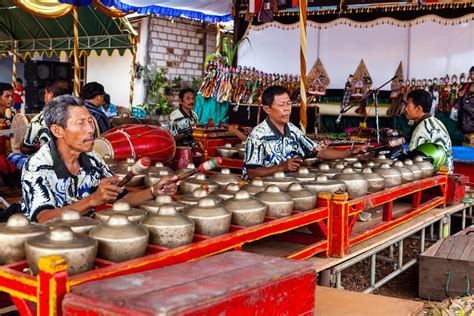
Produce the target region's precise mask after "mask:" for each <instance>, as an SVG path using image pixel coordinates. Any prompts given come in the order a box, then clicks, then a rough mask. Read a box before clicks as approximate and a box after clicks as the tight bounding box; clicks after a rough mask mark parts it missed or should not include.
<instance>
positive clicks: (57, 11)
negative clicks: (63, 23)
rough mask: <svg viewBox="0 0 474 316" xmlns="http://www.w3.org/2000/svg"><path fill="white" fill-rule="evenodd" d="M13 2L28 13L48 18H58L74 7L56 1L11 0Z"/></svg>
mask: <svg viewBox="0 0 474 316" xmlns="http://www.w3.org/2000/svg"><path fill="white" fill-rule="evenodd" d="M13 2H14V3H15V5H17V6H19V7H20V8H21V9H22V10H25V11H26V12H28V13H29V14H32V15H36V16H39V17H41V18H49V19H57V18H60V17H62V16H64V15H66V14H68V13H69V12H71V10H72V9H73V7H74V6H72V5H70V4H65V3H60V2H56V1H41V0H13Z"/></svg>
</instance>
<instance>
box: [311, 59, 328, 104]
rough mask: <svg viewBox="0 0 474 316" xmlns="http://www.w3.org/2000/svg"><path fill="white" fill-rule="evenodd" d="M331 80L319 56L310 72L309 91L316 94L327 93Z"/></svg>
mask: <svg viewBox="0 0 474 316" xmlns="http://www.w3.org/2000/svg"><path fill="white" fill-rule="evenodd" d="M329 82H330V80H329V76H328V74H327V72H326V69H324V66H323V63H322V62H321V60H320V59H319V58H318V59H317V60H316V62H315V63H314V65H313V68H311V70H310V71H309V74H308V93H309V94H311V95H316V96H320V95H325V94H326V88H327V86H328V85H329Z"/></svg>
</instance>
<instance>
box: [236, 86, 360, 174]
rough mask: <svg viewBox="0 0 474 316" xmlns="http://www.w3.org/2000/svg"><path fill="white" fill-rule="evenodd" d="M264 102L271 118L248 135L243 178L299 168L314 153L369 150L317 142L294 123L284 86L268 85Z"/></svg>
mask: <svg viewBox="0 0 474 316" xmlns="http://www.w3.org/2000/svg"><path fill="white" fill-rule="evenodd" d="M262 103H263V110H264V111H265V112H266V113H267V115H268V117H267V118H266V119H265V121H263V122H262V123H260V124H259V125H257V126H256V127H255V128H254V129H253V130H252V132H251V133H250V135H249V137H248V138H247V142H246V145H245V152H246V153H245V161H244V168H243V170H242V179H243V180H246V181H248V180H249V179H253V178H256V177H265V176H269V175H272V174H274V173H275V172H277V171H296V170H297V169H298V168H299V166H300V165H301V164H302V162H303V159H302V158H303V157H306V156H310V155H316V156H317V157H319V158H323V159H337V158H346V157H351V156H357V155H359V154H363V153H365V152H366V149H365V148H361V149H354V150H345V151H342V150H335V149H329V148H327V147H328V145H329V144H328V142H327V141H322V142H318V143H315V142H314V141H312V140H311V139H309V138H308V137H306V136H305V135H304V134H303V133H302V132H301V130H299V129H298V128H297V127H296V126H295V125H293V124H292V123H290V115H291V100H290V97H289V94H288V91H287V90H286V89H285V88H283V87H281V86H272V87H269V88H267V89H266V90H265V91H264V92H263V95H262Z"/></svg>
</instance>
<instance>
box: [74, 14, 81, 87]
mask: <svg viewBox="0 0 474 316" xmlns="http://www.w3.org/2000/svg"><path fill="white" fill-rule="evenodd" d="M77 10H78V7H76V6H75V7H74V9H73V11H72V14H73V19H74V24H73V26H74V94H75V95H76V96H79V94H80V90H81V86H80V81H79V70H80V69H79V68H80V64H79V15H78V12H77Z"/></svg>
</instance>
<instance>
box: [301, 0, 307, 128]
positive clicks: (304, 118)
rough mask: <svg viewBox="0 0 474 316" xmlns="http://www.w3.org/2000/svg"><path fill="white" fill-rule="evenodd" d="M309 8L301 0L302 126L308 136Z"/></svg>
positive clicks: (305, 0)
mask: <svg viewBox="0 0 474 316" xmlns="http://www.w3.org/2000/svg"><path fill="white" fill-rule="evenodd" d="M307 7H308V3H307V0H300V78H301V79H300V98H301V99H300V126H301V130H302V131H303V133H305V134H306V126H307V123H308V120H307V116H306V109H307V106H306V102H307V99H306V89H307V87H308V79H307V78H306V44H307V37H306V9H307Z"/></svg>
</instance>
